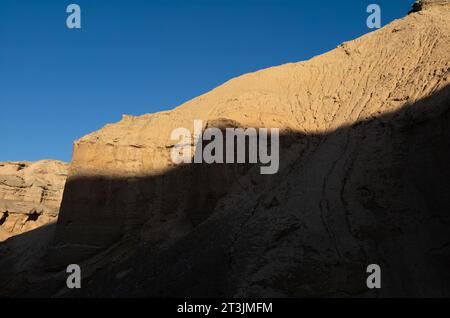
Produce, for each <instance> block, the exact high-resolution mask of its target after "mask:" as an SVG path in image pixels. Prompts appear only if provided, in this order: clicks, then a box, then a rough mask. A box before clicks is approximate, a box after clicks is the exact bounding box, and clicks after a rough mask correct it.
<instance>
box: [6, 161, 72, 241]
mask: <svg viewBox="0 0 450 318" xmlns="http://www.w3.org/2000/svg"><path fill="white" fill-rule="evenodd" d="M67 170H68V165H67V164H66V163H63V162H59V161H52V160H44V161H39V162H0V241H3V240H5V239H7V238H9V237H11V236H14V235H18V234H21V233H24V232H27V231H30V230H33V229H35V228H37V227H40V226H42V225H45V224H49V223H52V222H56V219H57V216H58V212H59V206H60V203H61V200H62V195H63V190H64V184H65V182H66V178H67Z"/></svg>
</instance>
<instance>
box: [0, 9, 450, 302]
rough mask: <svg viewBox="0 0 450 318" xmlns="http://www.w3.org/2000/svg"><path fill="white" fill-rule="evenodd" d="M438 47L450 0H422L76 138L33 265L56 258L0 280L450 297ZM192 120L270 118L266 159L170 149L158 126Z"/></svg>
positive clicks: (446, 151)
mask: <svg viewBox="0 0 450 318" xmlns="http://www.w3.org/2000/svg"><path fill="white" fill-rule="evenodd" d="M449 49H450V7H449V5H448V4H444V5H439V6H427V7H426V8H424V9H423V10H422V11H420V12H418V13H414V14H410V15H408V16H407V17H405V18H404V19H401V20H397V21H394V22H393V23H391V24H389V25H388V26H386V27H385V28H383V29H381V30H378V31H375V32H372V33H370V34H368V35H366V36H363V37H361V38H359V39H357V40H354V41H351V42H346V43H343V44H342V45H340V46H339V47H338V48H336V49H335V50H333V51H331V52H329V53H326V54H324V55H321V56H318V57H315V58H313V59H312V60H310V61H306V62H300V63H292V64H287V65H282V66H279V67H273V68H269V69H266V70H262V71H259V72H255V73H252V74H247V75H244V76H241V77H238V78H236V79H233V80H231V81H229V82H227V83H225V84H224V85H222V86H220V87H218V88H216V89H214V90H213V91H211V92H209V93H207V94H205V95H202V96H200V97H198V98H195V99H193V100H192V101H189V102H188V103H186V104H184V105H182V106H180V107H178V108H176V109H174V110H172V111H167V112H162V113H158V114H152V115H144V116H140V117H131V116H124V118H123V119H122V121H120V122H119V123H116V124H112V125H107V126H106V127H104V128H103V129H101V130H99V131H97V132H95V133H92V134H90V135H88V136H85V137H83V138H82V139H80V140H78V141H77V142H76V143H75V145H74V153H73V162H72V165H71V172H70V175H69V177H68V180H67V183H66V188H65V194H64V199H63V202H62V205H61V213H60V217H59V219H58V223H57V226H56V233H55V237H54V239H53V243H52V245H51V247H50V248H49V250H48V253H47V255H46V257H45V262H46V263H45V264H46V265H45V266H44V265H42V266H44V267H45V268H46V270H47V271H48V270H50V269H51V270H55V272H50V273H49V272H46V271H45V270H42V269H41V271H37V272H34V273H27V274H24V273H22V272H20V275H19V274H17V276H15V277H16V280H19V281H26V282H29V281H31V282H32V283H27V284H25V285H20V286H21V287H17V286H19V285H18V284H17V283H13V282H9V283H8V284H5V285H7V286H6V287H7V288H5V287H4V288H3V290H6V291H7V294H8V295H21V296H24V295H26V296H29V295H36V294H37V295H40V296H43V295H52V296H94V297H95V296H159V297H161V296H190V297H195V296H201V297H211V296H219V297H220V296H245V297H249V296H257V297H266V296H274V297H302V296H309V297H310V296H368V297H376V296H450V271H449V268H450V250H449V244H450V214H449V211H450V209H449V208H450V199H449V197H448V195H447V194H448V193H449V191H450V168H449V167H448V162H449V161H450V138H449V137H450V126H449V125H448V122H449V120H450V87H449V84H450V80H449V75H450V50H449ZM196 119H200V120H202V121H203V124H204V126H206V125H208V127H211V126H216V127H217V126H219V127H228V126H230V125H232V126H241V127H268V128H280V129H281V137H280V138H281V140H280V142H281V149H280V151H281V153H280V170H279V173H278V174H276V175H267V176H265V175H260V173H259V172H260V171H259V168H258V167H255V166H253V165H224V164H214V165H206V164H197V165H183V166H176V165H174V164H173V163H172V161H171V160H170V151H171V149H172V148H173V146H174V143H175V141H173V140H171V139H170V136H171V132H172V131H173V129H175V128H178V127H185V128H188V129H190V130H191V131H192V130H193V122H194V120H196ZM192 146H194V145H192ZM17 244H18V242H17ZM0 252H1V251H0ZM74 262H76V263H78V264H80V266H81V268H82V270H83V288H82V289H81V290H76V291H70V290H68V289H67V288H66V287H65V276H64V274H61V273H62V272H63V271H64V268H65V266H67V265H68V264H71V263H74ZM4 264H5V263H3V266H4ZM369 264H379V265H380V266H381V268H382V270H383V288H382V289H381V290H369V289H367V286H366V278H367V276H366V275H367V274H366V268H367V266H368V265H369ZM3 268H4V267H3ZM0 269H2V262H1V261H0ZM58 271H61V272H58ZM2 272H5V271H1V270H0V275H1V273H2ZM8 273H10V274H9V275H11V273H13V272H12V271H9V272H8ZM14 273H19V270H16V272H14ZM58 273H59V274H58ZM0 278H1V276H0ZM0 281H1V280H0ZM25 286H26V288H25ZM0 287H2V286H0ZM1 290H2V289H1V288H0V294H1V293H2V292H1ZM4 293H6V292H4Z"/></svg>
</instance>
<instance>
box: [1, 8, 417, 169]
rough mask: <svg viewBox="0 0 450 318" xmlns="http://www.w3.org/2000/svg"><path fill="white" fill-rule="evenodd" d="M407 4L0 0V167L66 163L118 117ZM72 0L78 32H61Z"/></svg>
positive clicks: (300, 52) (296, 53)
mask: <svg viewBox="0 0 450 318" xmlns="http://www.w3.org/2000/svg"><path fill="white" fill-rule="evenodd" d="M412 2H413V1H412V0H395V1H392V0H371V1H364V0H342V1H337V0H334V1H326V0H323V1H310V0H309V1H302V0H293V1H288V0H240V1H237V0H236V1H232V0H192V1H189V0H184V1H183V0H173V1H170V0H166V1H162V0H159V1H156V0H155V1H152V0H147V1H144V0H141V1H138V0H120V1H119V0H72V1H62V0H54V1H51V0H38V1H37V0H1V1H0V125H1V128H2V131H1V134H0V136H1V137H0V161H12V160H30V161H34V160H40V159H60V160H64V161H70V158H71V152H72V142H73V141H74V140H76V139H78V138H80V137H82V136H84V135H86V134H88V133H90V132H92V131H95V130H97V129H99V128H101V127H102V126H104V125H105V124H107V123H112V122H116V121H118V120H120V118H121V115H122V114H132V115H140V114H145V113H152V112H157V111H160V110H165V109H170V108H173V107H175V106H177V105H179V104H181V103H183V102H185V101H187V100H189V99H191V98H193V97H195V96H198V95H200V94H202V93H205V92H207V91H209V90H210V89H212V88H214V87H216V86H218V85H220V84H221V83H223V82H225V81H227V80H228V79H230V78H233V77H236V76H239V75H242V74H245V73H248V72H252V71H256V70H258V69H262V68H265V67H269V66H274V65H279V64H283V63H287V62H297V61H301V60H305V59H309V58H311V57H313V56H315V55H317V54H320V53H323V52H326V51H328V50H330V49H333V48H334V47H336V46H337V45H339V44H340V43H342V42H343V41H347V40H351V39H353V38H356V37H358V36H360V35H362V34H365V33H367V32H370V31H371V30H369V29H368V28H367V26H366V18H367V16H368V14H367V13H366V7H367V6H368V5H369V4H371V3H377V4H379V5H380V6H381V8H382V23H383V25H384V24H386V23H388V22H390V21H392V20H393V19H396V18H400V17H403V16H404V15H405V14H406V12H407V11H408V9H409V6H410V4H411V3H412ZM70 3H77V4H79V5H80V7H81V10H82V29H81V30H70V29H68V28H67V27H66V18H67V15H68V14H67V13H66V7H67V6H68V5H69V4H70Z"/></svg>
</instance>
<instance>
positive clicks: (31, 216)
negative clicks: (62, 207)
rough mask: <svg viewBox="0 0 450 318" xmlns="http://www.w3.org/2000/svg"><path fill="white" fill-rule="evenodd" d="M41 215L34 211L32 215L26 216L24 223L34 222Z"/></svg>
mask: <svg viewBox="0 0 450 318" xmlns="http://www.w3.org/2000/svg"><path fill="white" fill-rule="evenodd" d="M40 216H41V215H40V214H39V213H37V212H36V211H34V212H33V213H31V214H29V215H28V218H27V220H26V222H36V221H37V220H38V219H39V217H40Z"/></svg>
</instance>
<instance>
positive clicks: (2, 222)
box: [0, 211, 9, 225]
mask: <svg viewBox="0 0 450 318" xmlns="http://www.w3.org/2000/svg"><path fill="white" fill-rule="evenodd" d="M8 216H9V212H8V211H5V213H3V215H2V217H1V218H0V225H3V224H4V223H5V222H6V219H8Z"/></svg>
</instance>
